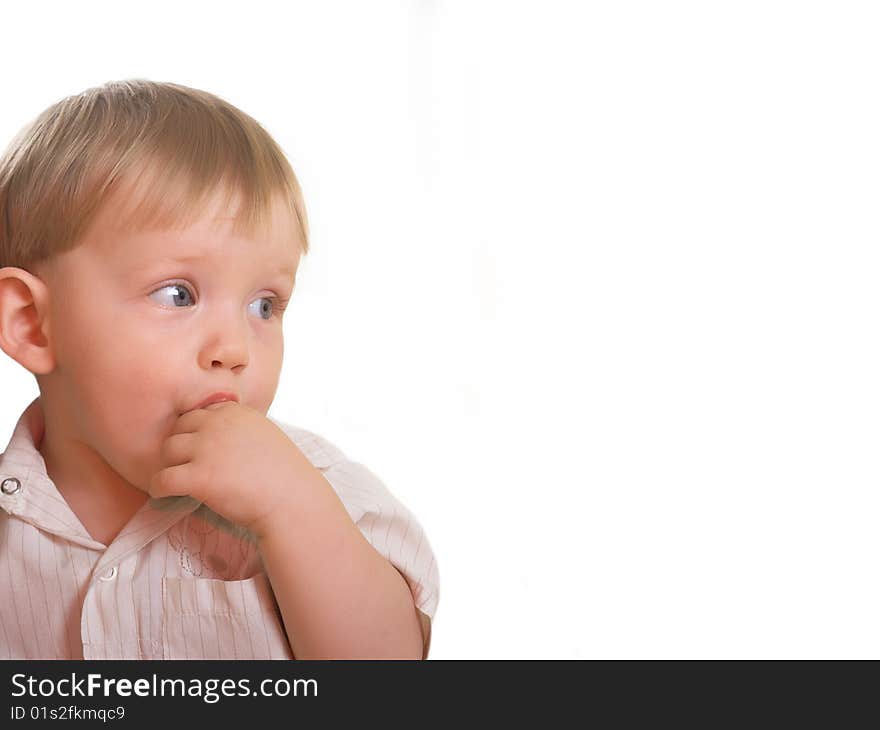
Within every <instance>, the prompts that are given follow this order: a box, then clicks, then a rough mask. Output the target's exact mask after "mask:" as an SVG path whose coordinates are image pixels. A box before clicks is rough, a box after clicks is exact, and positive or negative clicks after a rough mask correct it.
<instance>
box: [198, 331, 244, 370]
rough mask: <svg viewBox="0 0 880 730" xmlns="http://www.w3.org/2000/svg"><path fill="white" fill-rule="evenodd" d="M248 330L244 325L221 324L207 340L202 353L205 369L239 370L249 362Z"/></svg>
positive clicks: (202, 363)
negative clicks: (245, 329) (246, 330)
mask: <svg viewBox="0 0 880 730" xmlns="http://www.w3.org/2000/svg"><path fill="white" fill-rule="evenodd" d="M247 336H248V335H247V332H245V331H244V327H243V326H242V325H237V324H235V323H228V322H227V326H221V327H220V328H219V329H218V330H217V331H216V334H215V335H214V336H213V337H210V338H208V340H207V341H206V342H205V344H204V347H203V349H202V353H201V360H202V362H201V363H200V365H201V366H202V368H204V369H206V370H207V369H212V368H228V369H230V370H234V371H238V370H241V369H242V368H244V367H245V366H246V365H247V364H248V359H249V358H248V341H247Z"/></svg>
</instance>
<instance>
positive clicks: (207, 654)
mask: <svg viewBox="0 0 880 730" xmlns="http://www.w3.org/2000/svg"><path fill="white" fill-rule="evenodd" d="M162 603H163V607H164V620H163V627H162V650H163V656H164V658H165V659H293V653H292V652H291V649H290V644H289V643H288V641H287V637H286V635H285V633H284V627H283V625H282V623H281V615H280V613H279V611H278V606H277V603H276V601H275V597H274V596H273V594H272V589H271V587H270V585H269V579H268V578H267V577H266V574H265V573H257V574H256V575H254V576H253V577H252V578H247V579H245V580H231V581H230V580H217V579H213V578H163V579H162Z"/></svg>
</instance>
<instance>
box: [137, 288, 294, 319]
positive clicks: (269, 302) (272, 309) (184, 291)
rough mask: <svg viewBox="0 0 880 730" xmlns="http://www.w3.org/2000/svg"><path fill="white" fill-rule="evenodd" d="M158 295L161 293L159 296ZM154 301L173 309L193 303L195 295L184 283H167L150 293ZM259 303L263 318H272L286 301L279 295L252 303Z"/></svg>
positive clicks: (282, 308) (281, 310) (262, 298)
mask: <svg viewBox="0 0 880 730" xmlns="http://www.w3.org/2000/svg"><path fill="white" fill-rule="evenodd" d="M156 295H159V296H158V297H157V296H156ZM150 297H151V298H152V299H154V301H158V302H159V304H164V305H167V306H170V307H171V308H173V309H177V308H178V307H185V306H189V305H191V304H192V303H193V297H192V294H191V293H190V291H189V289H188V288H187V287H185V286H183V285H182V284H167V285H166V286H163V287H159V288H158V289H156V291H154V292H153V293H152V294H150ZM254 304H257V305H258V307H257V311H258V312H259V314H260V317H261V318H262V319H272V316H273V315H275V314H280V313H281V312H283V311H284V304H286V302H285V301H283V300H282V301H279V299H278V297H260V298H259V299H255V300H254V301H253V302H251V305H254Z"/></svg>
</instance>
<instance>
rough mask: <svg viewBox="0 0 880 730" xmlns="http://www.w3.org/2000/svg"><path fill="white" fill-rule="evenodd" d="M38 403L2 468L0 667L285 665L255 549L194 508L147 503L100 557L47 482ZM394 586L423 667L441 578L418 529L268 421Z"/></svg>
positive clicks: (365, 478)
mask: <svg viewBox="0 0 880 730" xmlns="http://www.w3.org/2000/svg"><path fill="white" fill-rule="evenodd" d="M41 419H42V410H41V409H40V407H39V398H37V399H36V400H34V401H33V402H32V403H31V404H30V405H29V406H28V408H27V409H26V410H25V411H24V413H23V414H22V415H21V417H20V418H19V421H18V423H17V424H16V426H15V430H14V432H13V434H12V437H11V439H10V441H9V445H8V446H7V448H6V450H5V452H4V453H3V454H0V507H2V510H0V586H3V591H2V595H3V600H2V601H0V658H14V659H293V658H294V657H293V653H292V651H291V648H290V642H289V641H288V639H287V636H286V634H285V631H284V625H283V621H282V618H281V613H280V611H279V608H278V604H277V601H276V600H275V597H274V595H273V593H272V587H271V585H270V583H269V580H268V578H267V576H266V573H265V569H264V567H263V565H262V561H261V557H260V553H259V551H258V550H257V545H256V542H255V540H254V536H253V534H252V533H250V532H249V531H247V530H245V529H243V528H241V527H239V526H237V525H235V524H233V523H231V522H229V521H228V520H226V519H224V518H223V517H221V516H220V515H218V514H217V513H215V512H213V511H211V510H210V509H208V508H207V507H206V506H205V505H203V504H201V503H200V502H197V501H196V500H194V499H193V498H191V497H165V498H163V499H152V498H151V499H149V500H147V502H145V503H144V505H143V506H142V507H141V509H140V510H139V511H138V512H137V513H136V514H135V515H134V516H133V517H132V518H131V519H130V520H129V522H128V523H127V524H126V525H125V527H123V528H122V531H121V532H120V533H119V534H118V535H117V536H116V537H115V538H114V539H113V541H112V542H111V543H110V544H109V545H104V544H102V543H100V542H98V541H96V540H95V539H94V538H92V536H91V535H90V534H89V533H88V532H87V530H86V529H85V528H84V527H83V525H82V523H81V522H80V521H79V519H78V518H77V516H76V515H75V514H74V512H73V511H72V510H71V508H70V506H69V505H68V504H67V502H66V501H65V500H64V498H63V497H62V496H61V494H60V493H59V491H58V489H57V488H56V486H55V484H54V483H53V482H52V480H51V479H50V478H49V476H48V475H47V473H46V465H45V462H44V461H43V457H42V455H41V454H40V452H39V450H38V448H37V445H35V443H34V440H35V439H34V436H35V434H36V433H42V426H41V425H40V420H41ZM270 420H272V422H273V423H275V424H276V425H277V426H278V427H279V428H281V430H282V431H284V433H285V434H287V435H288V437H289V438H290V439H291V440H292V441H293V442H294V444H295V445H296V446H297V447H298V448H299V449H300V451H302V453H303V454H304V455H305V456H306V458H307V459H308V460H309V461H310V462H311V463H312V464H313V465H314V466H315V467H316V468H317V469H318V470H320V471H321V473H322V474H323V475H324V477H325V478H326V479H327V481H328V482H329V483H330V485H331V486H332V488H333V490H334V491H335V492H336V494H337V495H338V496H339V498H340V500H341V501H342V503H343V504H344V505H345V508H346V510H347V511H348V514H349V516H350V517H351V519H352V520H353V521H354V522H355V524H356V525H357V526H358V528H359V529H360V530H361V533H362V534H363V535H364V537H365V538H366V539H367V540H368V541H369V542H370V544H371V545H372V546H373V547H374V548H375V549H376V550H377V551H378V552H379V553H380V554H381V555H382V556H383V557H385V559H386V560H388V561H389V562H390V563H391V564H392V565H393V566H394V567H395V568H397V570H398V571H399V572H400V573H401V574H402V575H403V577H404V579H405V580H406V582H407V585H408V586H409V588H410V591H411V592H412V596H413V602H414V604H415V607H416V608H417V609H418V610H419V612H420V619H421V620H422V627H423V632H424V634H425V643H424V656H425V657H426V658H427V654H428V649H429V646H430V637H431V631H430V630H431V621H432V620H433V617H434V614H435V612H436V610H437V602H438V598H439V595H438V588H439V575H438V571H437V564H436V562H435V560H434V555H433V552H432V550H431V547H430V545H429V543H428V540H427V538H426V536H425V534H424V532H423V531H422V528H421V526H420V525H419V523H418V522H417V521H416V519H415V518H414V516H413V515H412V514H411V513H410V512H409V511H408V510H407V509H406V508H405V507H404V506H403V505H402V504H401V503H400V502H399V501H398V500H397V499H396V498H395V497H394V496H393V495H392V494H391V493H390V492H389V491H388V489H387V488H386V487H385V485H384V484H383V483H382V482H381V481H380V480H379V479H378V478H377V477H376V476H375V475H374V474H373V473H372V472H370V471H369V470H368V469H367V468H366V467H365V466H363V465H362V464H360V463H358V462H355V461H350V460H348V459H347V458H346V457H345V455H344V454H343V453H342V452H341V451H340V450H339V449H338V448H336V447H335V446H333V445H332V444H331V443H329V442H328V441H327V440H325V439H324V438H322V437H320V436H318V435H316V434H314V433H311V432H309V431H306V430H304V429H301V428H297V427H294V426H290V425H287V424H284V423H281V422H279V421H276V420H275V419H270Z"/></svg>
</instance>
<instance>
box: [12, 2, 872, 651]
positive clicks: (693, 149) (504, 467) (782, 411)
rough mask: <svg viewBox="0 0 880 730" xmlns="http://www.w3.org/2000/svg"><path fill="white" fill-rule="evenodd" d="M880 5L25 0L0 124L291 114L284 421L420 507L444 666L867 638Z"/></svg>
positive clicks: (835, 647) (276, 130)
mask: <svg viewBox="0 0 880 730" xmlns="http://www.w3.org/2000/svg"><path fill="white" fill-rule="evenodd" d="M873 7H876V6H873V4H872V3H853V2H840V1H837V2H771V1H768V0H764V1H762V2H743V1H740V2H736V3H733V2H729V3H722V2H711V3H707V2H664V3H656V2H624V1H621V0H616V1H615V2H592V3H590V2H585V3H574V2H571V3H564V2H544V1H542V2H537V1H535V2H479V1H475V2H464V1H461V2H371V3H358V2H350V3H340V2H317V1H316V2H298V3H296V2H288V3H278V2H256V1H254V0H250V1H249V2H247V3H241V2H236V3H218V2H210V3H208V2H204V3H196V2H185V3H184V2H173V3H169V2H153V3H151V4H150V5H144V4H141V3H138V4H134V3H115V2H114V3H110V2H106V3H105V2H91V3H90V2H78V3H74V4H70V3H61V2H56V3H51V2H50V3H40V4H39V5H28V6H26V9H25V6H23V5H21V6H18V7H16V6H15V5H12V6H7V7H4V10H3V13H4V17H3V18H2V25H3V28H4V33H3V35H4V41H3V44H2V45H0V64H2V67H3V68H4V69H6V72H5V73H4V76H3V91H2V96H0V109H2V113H0V139H2V144H3V145H5V144H6V143H7V142H8V140H10V139H11V137H12V136H13V134H14V133H15V132H17V131H18V129H19V128H20V127H21V126H23V125H24V124H25V123H26V122H28V121H29V120H30V119H32V118H33V117H34V116H36V115H37V114H38V113H39V112H40V111H41V110H42V109H44V108H45V107H46V106H48V105H49V104H51V103H53V102H54V101H57V100H58V99H60V98H61V97H63V96H66V95H69V94H73V93H77V92H79V91H81V90H83V89H85V88H87V87H88V86H93V85H96V84H100V83H103V82H105V81H108V80H112V79H121V78H131V77H145V78H149V79H152V80H157V81H175V82H178V83H183V84H186V85H190V86H196V87H199V88H204V89H206V90H208V91H211V92H213V93H216V94H219V95H220V96H223V97H224V98H226V99H228V100H229V101H231V102H232V103H234V104H236V105H237V106H239V107H240V108H242V109H243V110H244V111H246V112H247V113H249V114H251V115H252V116H254V117H255V118H256V119H258V120H259V121H260V122H262V123H263V124H264V126H266V127H267V129H268V130H269V131H270V132H271V133H272V134H273V135H274V136H275V137H276V139H277V140H278V141H279V143H280V144H281V145H282V147H283V149H284V150H285V151H286V153H287V154H288V156H289V158H290V160H291V162H292V164H293V166H294V169H295V170H296V171H297V174H298V175H299V178H300V181H301V183H302V185H303V188H304V192H305V196H306V204H307V208H308V212H309V215H310V219H311V224H312V247H313V250H312V253H310V254H309V255H308V256H307V257H306V258H305V259H304V261H303V267H302V269H301V272H300V274H299V276H298V284H297V294H296V296H295V297H294V299H293V302H292V304H291V309H290V310H289V313H288V315H286V317H285V334H286V342H287V344H286V352H285V362H284V370H283V373H282V377H281V385H280V388H279V391H278V394H277V398H276V401H275V404H274V405H273V407H272V410H271V411H270V415H273V416H274V417H276V418H279V419H281V420H284V421H287V422H289V423H293V424H297V425H300V426H302V427H304V428H308V429H310V430H314V431H316V432H318V433H320V434H322V435H323V436H325V437H326V438H328V439H330V440H331V441H332V442H333V443H335V444H336V445H338V446H339V447H340V448H342V449H343V451H345V452H346V453H347V454H348V455H349V456H350V457H351V458H354V459H356V460H358V461H361V462H363V463H365V464H366V465H367V466H368V467H369V468H370V469H371V470H372V471H374V472H375V473H376V474H377V475H378V476H380V478H381V479H382V480H383V481H384V482H385V484H386V485H387V486H388V487H389V489H391V491H392V492H394V493H395V494H396V495H397V496H398V497H399V498H400V499H401V500H402V501H403V502H404V503H405V504H406V505H407V506H408V507H409V508H410V509H411V510H412V511H413V512H414V513H415V514H416V516H417V517H418V519H419V520H420V522H421V523H422V525H423V527H424V528H425V530H426V532H427V534H428V536H429V538H430V541H431V544H432V547H433V549H434V551H435V553H436V556H437V559H438V563H439V566H440V575H441V592H440V605H439V609H438V613H437V616H436V620H435V623H434V634H433V643H432V651H431V657H432V658H433V659H448V658H557V659H565V658H597V657H599V658H632V657H657V658H660V657H663V658H685V657H687V658H696V657H713V658H726V657H873V658H877V657H878V656H880V651H878V649H880V636H878V630H877V616H878V609H880V600H878V599H880V591H878V571H877V564H878V560H877V559H878V547H880V546H878V519H877V518H878V509H877V508H878V498H877V485H878V462H877V443H878V435H880V434H878V430H880V408H878V405H880V403H878V395H880V389H878V380H880V368H878V364H880V363H878V359H880V358H878V355H880V350H878V336H877V335H878V332H877V314H878V312H880V309H878V276H877V274H878V266H877V265H878V258H880V257H878V217H880V206H878V193H880V103H878V99H880V96H878V92H877V89H878V81H880V78H878V77H880V45H878V43H877V38H878V36H880V23H878V20H880V17H878V12H877V11H876V10H874V9H873ZM107 305H108V306H112V302H107ZM36 395H37V389H36V383H35V381H34V380H33V377H32V376H31V375H29V374H28V373H27V372H26V371H24V370H23V369H22V368H21V367H20V366H19V365H17V364H16V363H14V362H13V361H12V360H11V359H10V358H8V357H7V356H5V355H3V354H2V353H0V404H2V409H0V448H3V447H4V446H5V444H6V442H7V440H8V438H9V436H10V435H11V433H12V429H13V427H14V425H15V421H16V419H17V417H18V415H19V414H20V412H21V410H23V408H24V407H25V406H26V405H27V403H29V402H30V400H31V399H32V398H33V397H35V396H36Z"/></svg>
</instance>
